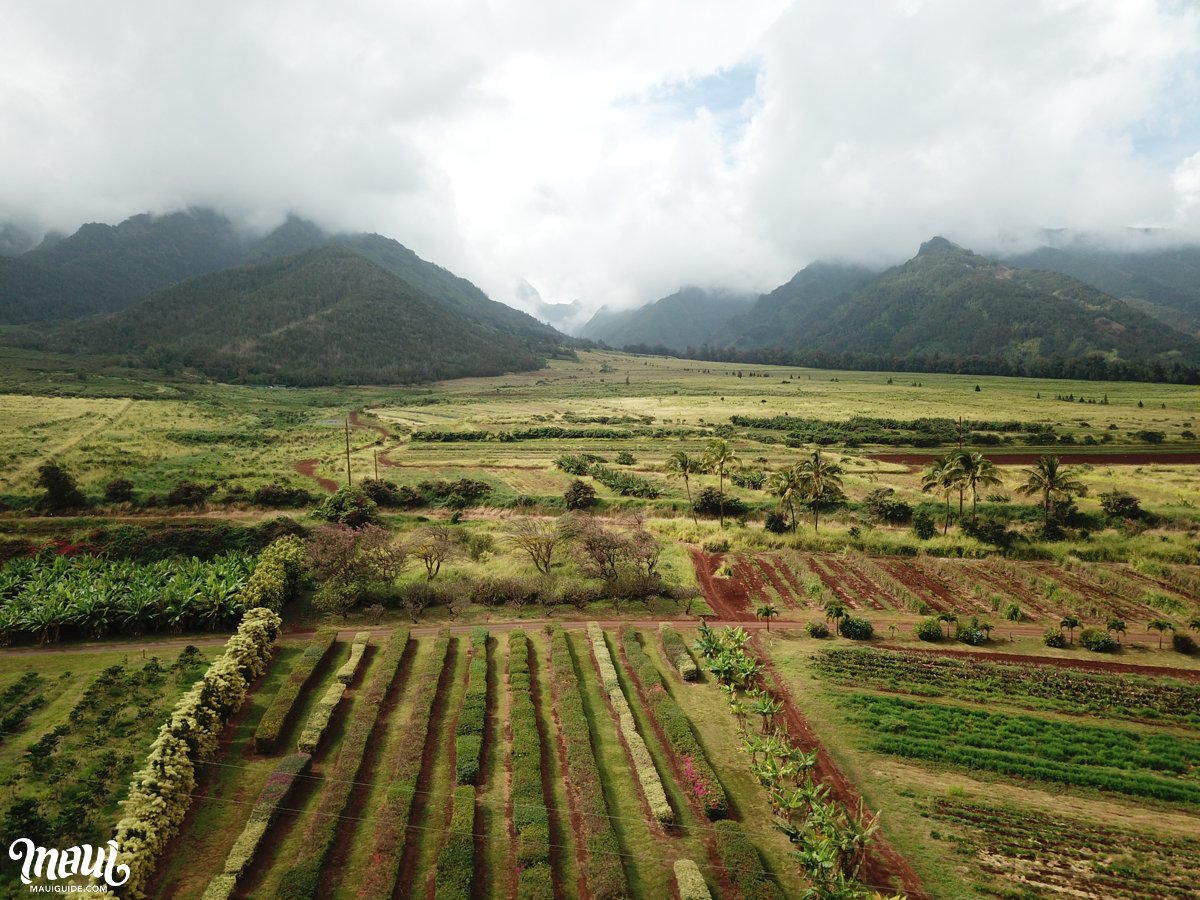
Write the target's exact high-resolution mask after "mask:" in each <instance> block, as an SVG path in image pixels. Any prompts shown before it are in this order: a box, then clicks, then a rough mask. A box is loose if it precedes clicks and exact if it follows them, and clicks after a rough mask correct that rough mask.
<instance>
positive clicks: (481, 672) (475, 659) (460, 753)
mask: <svg viewBox="0 0 1200 900" xmlns="http://www.w3.org/2000/svg"><path fill="white" fill-rule="evenodd" d="M487 642H488V630H487V629H486V628H482V627H480V628H475V629H473V630H472V631H471V666H470V668H469V670H468V673H467V678H468V681H467V690H466V692H465V693H464V694H463V701H462V707H461V708H460V709H459V711H458V725H457V726H456V727H455V730H454V759H455V763H454V777H455V779H456V780H457V782H458V783H459V784H478V783H479V765H480V754H481V753H482V751H483V728H484V721H485V719H486V717H487V671H488V656H487Z"/></svg>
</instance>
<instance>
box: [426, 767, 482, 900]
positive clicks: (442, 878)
mask: <svg viewBox="0 0 1200 900" xmlns="http://www.w3.org/2000/svg"><path fill="white" fill-rule="evenodd" d="M474 831H475V788H474V787H472V786H471V785H469V784H468V785H462V786H460V787H458V788H456V789H455V791H454V812H453V813H452V814H451V816H450V831H449V832H448V833H447V835H446V843H445V844H443V845H442V853H441V855H440V856H439V857H438V862H437V875H436V878H437V881H436V884H437V888H436V893H435V895H434V896H436V897H437V900H470V897H471V880H472V877H473V876H474V874H475V837H474Z"/></svg>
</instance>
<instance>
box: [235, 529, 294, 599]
mask: <svg viewBox="0 0 1200 900" xmlns="http://www.w3.org/2000/svg"><path fill="white" fill-rule="evenodd" d="M304 563H305V553H304V543H303V542H302V541H301V540H300V539H299V538H298V537H295V536H294V535H287V536H286V537H281V538H279V539H278V540H277V541H275V542H274V543H272V544H271V545H270V546H268V547H267V548H266V549H265V550H263V552H262V553H260V554H259V557H258V562H257V564H256V565H255V567H254V571H253V572H252V573H251V575H250V579H249V581H247V582H246V587H245V588H243V589H242V594H241V597H242V602H243V603H244V604H245V606H246V608H247V609H253V608H254V607H256V606H265V607H267V608H268V609H272V610H274V611H275V612H279V611H280V610H281V609H283V607H284V604H286V603H287V602H288V601H289V600H291V599H292V598H293V597H294V596H295V594H296V588H297V586H298V584H299V581H300V575H301V573H302V572H303V570H304Z"/></svg>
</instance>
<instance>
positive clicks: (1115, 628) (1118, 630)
mask: <svg viewBox="0 0 1200 900" xmlns="http://www.w3.org/2000/svg"><path fill="white" fill-rule="evenodd" d="M1104 628H1105V630H1107V631H1108V633H1109V634H1116V635H1117V643H1118V644H1119V643H1121V638H1120V635H1122V634H1124V633H1125V620H1124V619H1118V618H1117V617H1115V616H1114V617H1113V618H1111V619H1109V620H1108V624H1106V625H1105V626H1104Z"/></svg>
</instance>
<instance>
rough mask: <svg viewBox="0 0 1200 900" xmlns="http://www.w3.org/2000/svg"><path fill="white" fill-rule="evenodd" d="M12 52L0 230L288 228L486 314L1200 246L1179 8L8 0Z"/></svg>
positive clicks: (685, 0)
mask: <svg viewBox="0 0 1200 900" xmlns="http://www.w3.org/2000/svg"><path fill="white" fill-rule="evenodd" d="M0 55H2V56H3V58H4V59H5V65H4V67H3V71H2V72H0V129H2V133H3V134H4V135H5V140H3V141H0V172H3V173H4V177H3V178H2V179H0V220H6V219H7V220H12V221H18V222H34V223H37V224H38V225H40V226H41V227H43V228H58V229H62V230H71V229H73V228H74V227H77V226H78V225H79V224H81V223H82V222H85V221H108V222H115V221H119V220H120V219H122V218H124V217H126V216H128V215H132V214H135V213H138V212H145V211H153V212H167V211H170V210H172V209H177V208H180V207H184V206H188V205H211V206H215V207H217V208H219V209H221V210H223V211H225V212H226V213H227V214H229V215H231V216H232V217H234V218H235V219H237V220H238V221H241V222H243V223H245V224H247V225H248V226H251V227H258V228H264V227H269V226H270V225H271V224H273V223H274V222H277V221H279V220H281V219H282V217H283V216H284V215H285V214H286V213H287V212H289V211H294V212H296V213H298V214H300V215H305V216H308V217H311V218H314V219H316V220H317V221H319V222H321V223H322V224H323V225H325V226H326V227H328V228H331V229H354V230H360V229H362V230H375V231H379V232H381V233H384V234H388V235H390V236H393V237H395V238H396V239H398V240H400V241H401V242H403V243H405V244H407V245H409V246H410V247H412V248H413V249H414V250H416V251H417V252H418V253H421V254H422V255H423V256H426V257H427V258H430V259H433V260H434V261H436V262H438V263H440V264H442V265H445V266H447V267H449V268H451V269H453V270H454V271H456V272H459V273H460V274H463V275H465V276H467V277H469V278H471V279H472V280H475V281H476V282H477V283H479V284H480V285H481V286H482V287H484V288H485V289H486V290H488V291H489V293H491V294H492V295H493V296H495V297H496V298H497V299H501V300H514V299H516V298H517V293H518V285H520V284H523V283H526V282H527V283H528V284H529V285H532V286H533V287H534V288H536V291H537V293H538V294H540V295H541V297H542V298H543V299H544V300H545V301H547V302H566V301H570V300H573V299H576V298H579V299H581V300H582V301H583V302H584V303H585V304H586V305H590V306H599V305H600V304H601V303H607V304H609V305H610V306H617V307H619V306H627V305H631V304H634V303H642V302H646V301H649V300H652V299H655V298H657V297H659V296H662V295H664V294H667V293H670V292H671V291H673V290H675V289H676V288H677V287H679V286H680V285H682V284H700V285H724V286H728V287H731V288H735V289H738V290H766V289H769V288H771V287H773V286H774V285H776V284H779V283H780V282H782V281H784V280H786V279H787V278H788V277H790V275H791V274H792V273H793V272H794V271H795V270H796V269H797V268H799V267H801V266H803V265H804V264H806V263H807V262H809V261H811V260H813V259H816V258H830V257H837V258H844V259H852V260H860V261H868V262H876V263H886V262H894V261H898V260H900V259H902V258H904V257H905V256H908V255H911V253H912V252H914V251H915V249H916V247H917V245H918V244H919V243H920V242H921V241H922V240H924V239H926V238H928V237H929V236H931V235H933V234H935V233H940V234H945V235H946V236H948V237H951V238H952V239H954V240H957V241H959V242H960V243H964V244H967V245H968V246H973V247H975V248H977V249H981V250H985V251H986V250H989V249H999V248H1002V247H1006V248H1011V247H1013V246H1019V245H1021V244H1023V243H1027V242H1029V241H1032V240H1033V239H1034V236H1035V235H1036V234H1038V233H1039V232H1040V231H1041V230H1042V229H1047V228H1066V229H1072V230H1079V231H1089V232H1097V233H1104V232H1115V231H1117V230H1119V229H1121V228H1123V227H1126V226H1134V225H1136V226H1157V227H1162V228H1170V229H1173V230H1175V231H1176V232H1177V233H1181V234H1183V235H1189V236H1194V235H1196V233H1197V232H1198V231H1200V200H1198V199H1197V198H1198V197H1200V187H1198V185H1200V174H1198V173H1200V163H1198V162H1197V160H1198V159H1200V126H1198V125H1197V123H1200V115H1198V114H1200V108H1198V103H1197V101H1198V96H1200V95H1198V92H1197V73H1198V71H1200V67H1198V62H1200V17H1198V15H1197V13H1196V12H1195V10H1194V9H1193V8H1192V7H1191V6H1190V5H1189V4H1184V3H1173V2H1162V3H1158V4H1153V3H1145V4H1125V3H1117V2H1111V3H1110V2H1067V0H1061V2H1050V0H1047V2H1042V3H1018V4H1014V3H1011V2H996V0H979V2H973V3H971V4H966V5H964V4H962V3H955V2H951V0H929V2H918V0H907V2H896V3H891V4H875V5H872V7H871V8H870V11H869V13H866V12H864V11H863V10H862V8H860V7H857V6H855V5H854V4H830V3H823V2H818V0H811V2H794V3H787V2H782V0H778V2H755V3H750V4H729V3H727V2H723V0H659V2H651V0H641V2H635V0H630V2H621V0H611V2H604V3H600V2H585V3H571V4H561V3H550V2H517V0H507V2H506V0H496V2H490V3H467V2H431V0H418V2H412V3H404V4H395V3H387V2H384V0H375V2H364V3H356V4H352V5H350V6H343V7H336V6H330V5H329V4H323V3H316V2H306V3H288V4H279V3H269V2H266V0H244V2H231V0H221V2H212V3H208V4H203V5H197V4H187V3H183V2H157V3H154V2H145V0H142V2H126V3H115V2H100V3H94V4H78V3H72V2H68V0H58V2H47V0H42V2H38V3H32V2H27V0H18V2H15V3H10V4H6V5H5V6H4V8H3V9H0ZM730 73H735V74H736V76H737V77H730ZM747 73H750V74H749V75H747ZM755 73H756V74H755ZM731 86H732V87H731ZM718 87H719V88H720V89H719V90H718V89H717V88H718ZM731 90H732V91H733V94H732V96H731ZM737 90H744V91H745V96H744V97H742V98H740V99H739V98H738V96H737V95H736V94H737Z"/></svg>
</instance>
